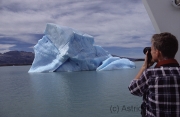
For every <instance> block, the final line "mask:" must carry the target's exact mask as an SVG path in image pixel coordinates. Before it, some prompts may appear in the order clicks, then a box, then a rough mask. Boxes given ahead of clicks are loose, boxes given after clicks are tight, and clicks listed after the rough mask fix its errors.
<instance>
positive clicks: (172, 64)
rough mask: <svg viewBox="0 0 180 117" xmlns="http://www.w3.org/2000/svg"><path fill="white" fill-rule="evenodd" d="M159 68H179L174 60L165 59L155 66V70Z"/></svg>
mask: <svg viewBox="0 0 180 117" xmlns="http://www.w3.org/2000/svg"><path fill="white" fill-rule="evenodd" d="M161 66H164V67H179V63H178V62H177V61H176V59H167V60H162V61H160V62H158V63H157V64H156V66H155V68H159V67H161Z"/></svg>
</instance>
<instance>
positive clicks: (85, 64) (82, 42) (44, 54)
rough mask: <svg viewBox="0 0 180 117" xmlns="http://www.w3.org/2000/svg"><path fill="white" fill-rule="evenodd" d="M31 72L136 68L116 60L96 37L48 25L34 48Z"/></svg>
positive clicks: (128, 61)
mask: <svg viewBox="0 0 180 117" xmlns="http://www.w3.org/2000/svg"><path fill="white" fill-rule="evenodd" d="M34 52H35V58H34V61H33V63H32V66H31V68H30V69H29V71H28V72H29V73H31V72H73V71H103V70H114V69H123V68H135V64H134V63H133V62H132V61H130V60H128V59H121V58H119V57H113V56H111V54H110V53H108V52H107V51H106V50H104V49H103V48H102V47H101V46H98V45H94V37H92V36H91V35H88V34H86V33H83V32H80V31H78V30H75V29H72V28H69V27H65V26H59V25H56V24H52V23H48V24H47V25H46V29H45V31H44V36H43V37H42V39H40V40H39V41H38V43H37V44H36V45H35V46H34Z"/></svg>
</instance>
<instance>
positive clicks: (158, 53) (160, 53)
mask: <svg viewBox="0 0 180 117" xmlns="http://www.w3.org/2000/svg"><path fill="white" fill-rule="evenodd" d="M156 52H157V53H156V54H157V56H158V58H160V59H161V58H163V55H162V52H161V51H159V50H156Z"/></svg>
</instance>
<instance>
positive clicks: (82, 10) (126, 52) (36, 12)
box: [0, 0, 155, 57]
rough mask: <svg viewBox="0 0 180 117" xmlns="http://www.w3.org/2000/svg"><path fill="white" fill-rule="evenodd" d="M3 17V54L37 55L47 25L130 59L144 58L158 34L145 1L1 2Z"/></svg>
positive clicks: (0, 37) (0, 27)
mask: <svg viewBox="0 0 180 117" xmlns="http://www.w3.org/2000/svg"><path fill="white" fill-rule="evenodd" d="M0 14H1V16H0V53H4V52H7V51H10V50H19V51H32V52H33V46H34V45H35V44H36V43H37V42H38V40H39V39H41V38H42V36H43V33H44V30H45V27H46V24H47V23H55V24H58V25H62V26H68V27H71V28H74V29H77V30H80V31H82V32H85V33H87V34H89V35H92V36H94V39H95V45H100V46H102V47H103V48H104V49H106V50H107V51H109V52H110V53H112V54H116V55H119V56H127V57H142V56H143V53H142V49H143V48H144V47H146V46H150V38H151V36H152V35H153V34H154V33H155V30H154V28H153V25H152V23H151V21H150V19H149V16H148V14H147V12H146V10H145V8H144V6H143V4H142V1H141V0H0Z"/></svg>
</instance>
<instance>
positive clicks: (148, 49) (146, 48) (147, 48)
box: [143, 47, 151, 54]
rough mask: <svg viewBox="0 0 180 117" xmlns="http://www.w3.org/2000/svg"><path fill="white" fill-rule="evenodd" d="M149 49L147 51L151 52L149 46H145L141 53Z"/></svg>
mask: <svg viewBox="0 0 180 117" xmlns="http://www.w3.org/2000/svg"><path fill="white" fill-rule="evenodd" d="M147 51H149V53H150V52H151V47H145V48H144V50H143V53H144V54H146V52H147Z"/></svg>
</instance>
